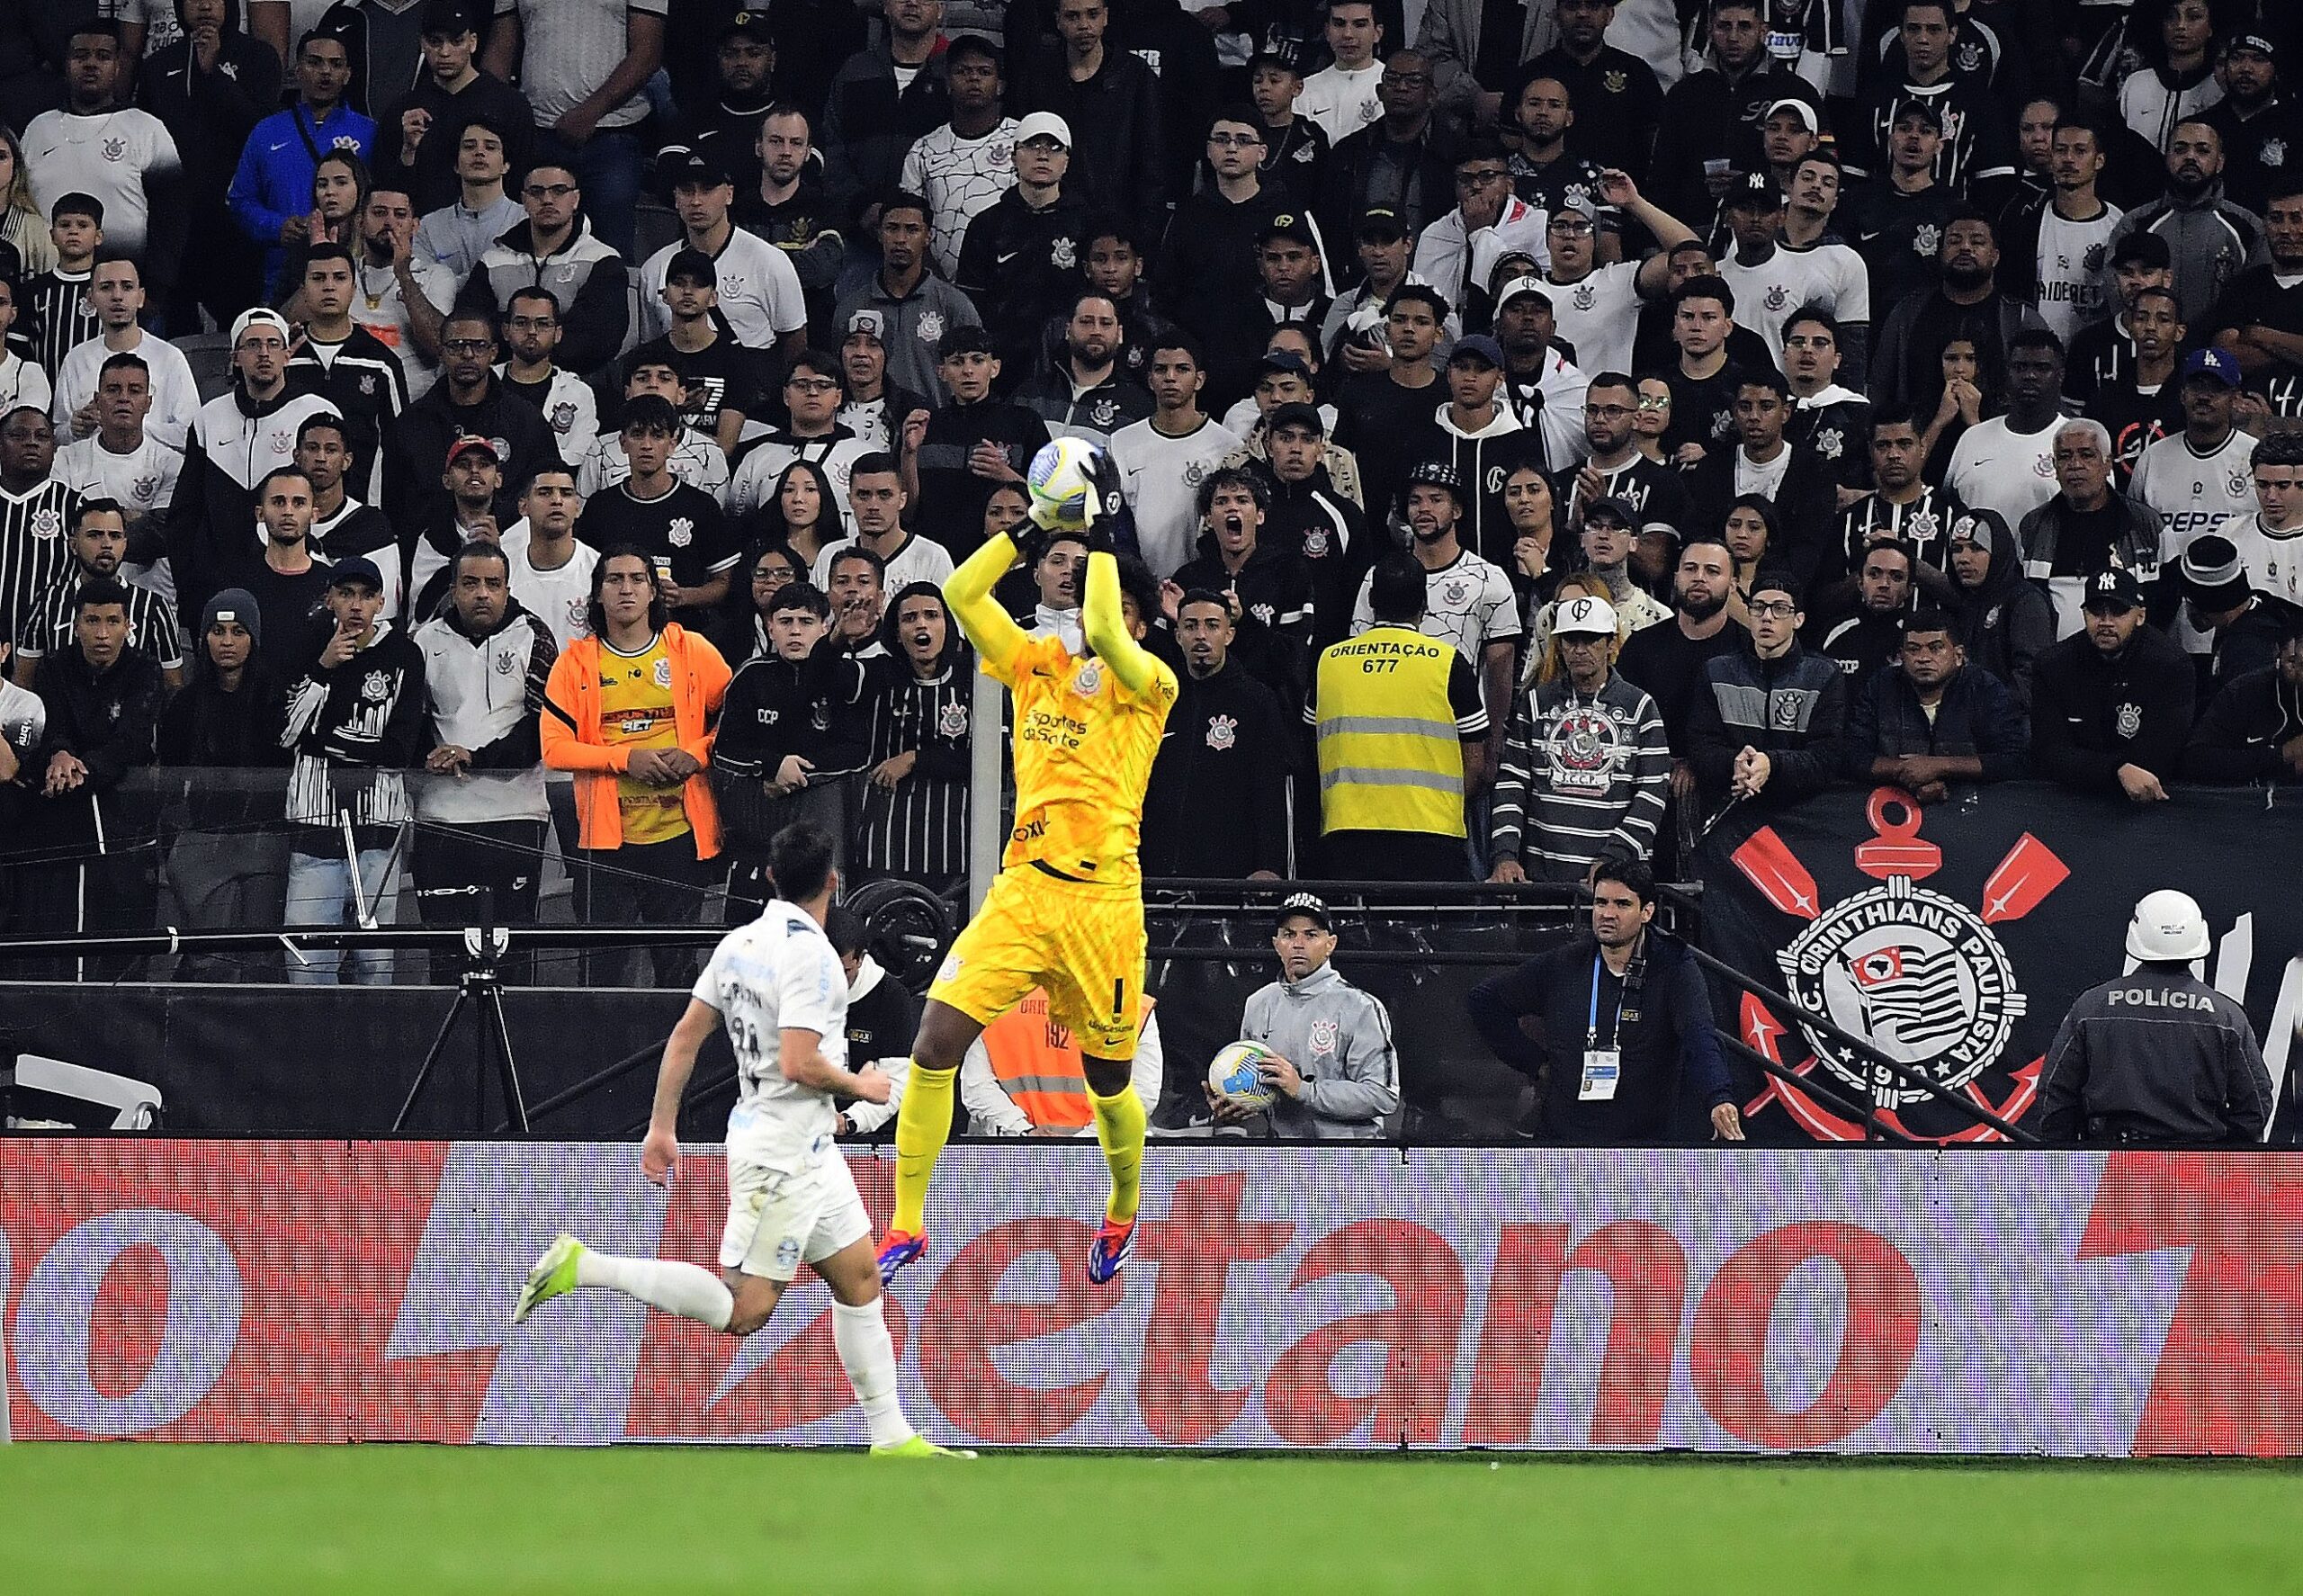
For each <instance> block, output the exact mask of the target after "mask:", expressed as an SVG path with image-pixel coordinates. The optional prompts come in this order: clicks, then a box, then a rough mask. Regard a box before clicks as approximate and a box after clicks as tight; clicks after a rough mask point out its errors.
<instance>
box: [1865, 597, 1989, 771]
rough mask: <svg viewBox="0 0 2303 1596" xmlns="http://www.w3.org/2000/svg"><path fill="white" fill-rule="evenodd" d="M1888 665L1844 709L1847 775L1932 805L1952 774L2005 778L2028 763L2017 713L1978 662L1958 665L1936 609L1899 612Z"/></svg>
mask: <svg viewBox="0 0 2303 1596" xmlns="http://www.w3.org/2000/svg"><path fill="white" fill-rule="evenodd" d="M1901 630H1902V636H1901V639H1900V641H1899V642H1898V645H1897V650H1896V655H1895V659H1896V663H1897V665H1898V667H1899V668H1897V669H1895V670H1875V671H1873V672H1872V673H1871V675H1870V677H1869V678H1868V680H1867V681H1866V682H1865V683H1864V684H1863V686H1860V687H1859V688H1857V689H1856V693H1855V701H1854V704H1853V707H1852V708H1851V709H1850V711H1849V712H1848V721H1847V758H1848V775H1849V776H1850V778H1851V779H1853V780H1854V781H1857V782H1859V783H1870V782H1885V783H1887V784H1889V785H1894V786H1897V787H1901V788H1902V789H1903V790H1904V792H1906V793H1909V794H1911V795H1912V796H1913V797H1914V798H1916V799H1918V800H1919V801H1920V802H1922V803H1940V802H1943V801H1944V800H1945V799H1946V798H1949V796H1950V795H1951V784H1952V783H1953V782H1997V781H2009V780H2012V779H2013V778H2014V777H2017V776H2021V775H2022V774H2023V771H2024V768H2025V766H2026V765H2027V764H2028V762H2029V756H2030V741H2031V736H2030V726H2029V725H2028V724H2027V723H2026V722H2025V721H2024V718H2023V711H2022V708H2021V705H2019V704H2017V703H2016V702H2015V699H2014V696H2013V695H2012V694H2010V693H2009V692H2008V690H2007V688H2006V687H2005V686H2003V684H2002V683H2001V682H2000V680H1999V678H1998V677H1994V676H1993V675H1992V674H1991V673H1990V672H1989V671H1987V670H1978V669H1976V668H1975V667H1973V666H1971V665H1969V664H1968V663H1967V650H1964V649H1962V648H1961V647H1960V646H1959V642H1958V636H1957V634H1956V633H1955V632H1954V630H1953V628H1952V624H1951V621H1950V618H1949V616H1948V615H1946V614H1944V613H1943V612H1942V611H1941V610H1939V609H1933V608H1929V609H1923V610H1918V611H1914V612H1913V614H1910V615H1909V616H1908V617H1906V618H1905V620H1904V624H1903V627H1902V629H1901Z"/></svg>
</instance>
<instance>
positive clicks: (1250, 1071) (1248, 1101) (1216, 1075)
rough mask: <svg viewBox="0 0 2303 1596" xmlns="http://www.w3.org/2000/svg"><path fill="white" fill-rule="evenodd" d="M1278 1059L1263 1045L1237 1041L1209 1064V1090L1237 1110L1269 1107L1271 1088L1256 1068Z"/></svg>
mask: <svg viewBox="0 0 2303 1596" xmlns="http://www.w3.org/2000/svg"><path fill="white" fill-rule="evenodd" d="M1275 1056H1277V1055H1275V1054H1273V1053H1272V1051H1271V1049H1270V1048H1268V1047H1266V1046H1265V1045H1263V1044H1262V1043H1260V1042H1234V1043H1232V1045H1230V1046H1228V1047H1226V1048H1224V1049H1223V1051H1221V1052H1220V1053H1218V1054H1216V1055H1215V1057H1214V1061H1213V1062H1211V1063H1209V1064H1208V1066H1207V1084H1208V1087H1209V1088H1210V1089H1212V1090H1213V1091H1214V1093H1215V1095H1216V1096H1217V1097H1219V1098H1223V1100H1224V1101H1225V1102H1227V1103H1231V1104H1232V1105H1234V1106H1236V1107H1241V1108H1255V1109H1261V1108H1268V1107H1271V1085H1270V1083H1269V1082H1268V1081H1267V1080H1264V1078H1263V1077H1262V1075H1260V1074H1259V1073H1258V1072H1257V1068H1256V1067H1257V1066H1258V1065H1259V1064H1262V1063H1267V1062H1268V1061H1269V1060H1270V1059H1272V1058H1273V1057H1275Z"/></svg>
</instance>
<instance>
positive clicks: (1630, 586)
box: [1528, 498, 1671, 659]
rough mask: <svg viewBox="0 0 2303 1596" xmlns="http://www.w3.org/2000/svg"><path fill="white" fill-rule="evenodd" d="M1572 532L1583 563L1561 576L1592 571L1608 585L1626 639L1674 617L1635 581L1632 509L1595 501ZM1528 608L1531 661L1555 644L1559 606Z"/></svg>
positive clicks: (1610, 500)
mask: <svg viewBox="0 0 2303 1596" xmlns="http://www.w3.org/2000/svg"><path fill="white" fill-rule="evenodd" d="M1574 530H1575V535H1576V545H1577V548H1578V550H1579V551H1580V553H1581V558H1579V559H1578V560H1575V561H1574V562H1573V564H1571V565H1566V566H1564V567H1563V568H1562V574H1563V575H1572V574H1576V573H1581V572H1588V573H1590V574H1591V575H1592V576H1595V577H1597V578H1600V581H1601V582H1603V583H1605V584H1606V585H1607V590H1608V591H1607V597H1608V608H1609V612H1610V613H1611V614H1612V616H1613V622H1614V624H1615V625H1616V626H1617V629H1618V630H1619V631H1620V632H1621V633H1622V634H1623V635H1625V636H1627V637H1635V636H1637V635H1638V634H1639V633H1640V632H1644V631H1645V630H1646V629H1647V628H1649V627H1651V626H1660V625H1662V623H1664V622H1666V621H1668V620H1670V619H1671V611H1669V610H1667V609H1665V608H1664V607H1663V606H1662V605H1660V604H1658V603H1657V602H1656V601H1655V600H1654V598H1653V596H1650V595H1649V594H1648V593H1647V592H1646V590H1645V589H1644V588H1642V587H1640V586H1639V585H1638V584H1637V583H1636V582H1635V581H1634V580H1633V579H1632V572H1631V556H1632V552H1633V551H1634V550H1635V548H1636V547H1637V546H1638V544H1637V539H1638V535H1639V533H1638V528H1637V527H1636V526H1635V525H1634V524H1633V516H1632V512H1631V507H1630V506H1629V505H1626V504H1625V503H1624V502H1623V501H1622V500H1620V499H1614V498H1601V499H1594V500H1592V501H1591V503H1590V504H1588V505H1586V506H1584V507H1583V511H1582V516H1581V518H1580V519H1579V521H1578V523H1577V525H1576V526H1575V529H1574ZM1542 591H1544V588H1542V587H1538V588H1537V592H1538V593H1540V592H1542ZM1529 609H1530V612H1531V614H1530V620H1531V623H1532V624H1531V629H1530V631H1531V634H1530V636H1529V637H1528V656H1529V658H1531V659H1533V658H1540V657H1541V656H1542V655H1543V654H1544V653H1545V652H1546V648H1547V645H1548V644H1549V643H1550V641H1551V620H1552V616H1553V615H1554V614H1555V613H1557V611H1558V609H1559V605H1558V604H1557V603H1556V602H1553V603H1549V604H1533V605H1529Z"/></svg>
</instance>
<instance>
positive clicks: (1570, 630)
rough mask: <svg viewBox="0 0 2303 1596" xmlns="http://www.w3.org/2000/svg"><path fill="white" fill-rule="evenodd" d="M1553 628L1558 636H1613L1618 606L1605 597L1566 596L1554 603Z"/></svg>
mask: <svg viewBox="0 0 2303 1596" xmlns="http://www.w3.org/2000/svg"><path fill="white" fill-rule="evenodd" d="M1551 629H1552V632H1553V633H1554V635H1555V636H1558V637H1613V636H1614V635H1615V634H1616V606H1615V605H1611V604H1609V602H1608V601H1607V600H1606V599H1604V598H1593V597H1591V596H1588V595H1587V596H1583V597H1581V598H1564V599H1561V600H1560V601H1559V602H1558V603H1556V604H1555V605H1552V620H1551Z"/></svg>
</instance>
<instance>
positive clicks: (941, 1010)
mask: <svg viewBox="0 0 2303 1596" xmlns="http://www.w3.org/2000/svg"><path fill="white" fill-rule="evenodd" d="M982 1029H983V1027H982V1026H981V1025H980V1024H978V1023H977V1022H976V1021H975V1020H973V1019H971V1018H968V1016H967V1015H965V1014H963V1013H962V1012H961V1011H960V1010H958V1009H954V1008H953V1007H951V1006H950V1005H949V1004H947V1003H941V1002H938V1001H936V1000H935V999H934V998H930V999H929V1000H927V1012H926V1013H924V1014H923V1015H922V1016H921V1017H920V1021H919V1038H918V1039H917V1040H916V1041H915V1042H914V1043H913V1045H912V1058H911V1072H910V1074H909V1075H908V1076H907V1077H906V1078H905V1080H904V1088H903V1102H902V1103H901V1105H899V1106H898V1107H897V1109H896V1202H895V1213H894V1214H893V1215H892V1217H891V1218H890V1220H889V1222H888V1233H887V1234H886V1235H885V1236H884V1237H883V1238H882V1239H881V1242H880V1257H879V1272H880V1278H881V1280H882V1281H883V1282H885V1281H888V1280H892V1279H893V1278H895V1273H896V1271H897V1270H898V1269H901V1268H903V1266H904V1265H906V1264H908V1263H910V1261H911V1260H913V1259H915V1258H919V1257H920V1256H921V1255H922V1254H924V1253H925V1252H926V1251H927V1182H928V1180H929V1179H931V1178H933V1177H934V1175H935V1173H936V1158H937V1156H938V1155H939V1154H941V1153H942V1152H943V1151H944V1143H946V1142H948V1141H949V1140H951V1136H952V1098H953V1095H954V1089H955V1086H956V1084H957V1082H958V1080H959V1075H960V1060H961V1059H962V1058H963V1056H965V1054H966V1053H967V1049H968V1044H969V1043H971V1042H972V1041H974V1040H975V1038H976V1035H977V1033H978V1032H980V1031H981V1030H982Z"/></svg>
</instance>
